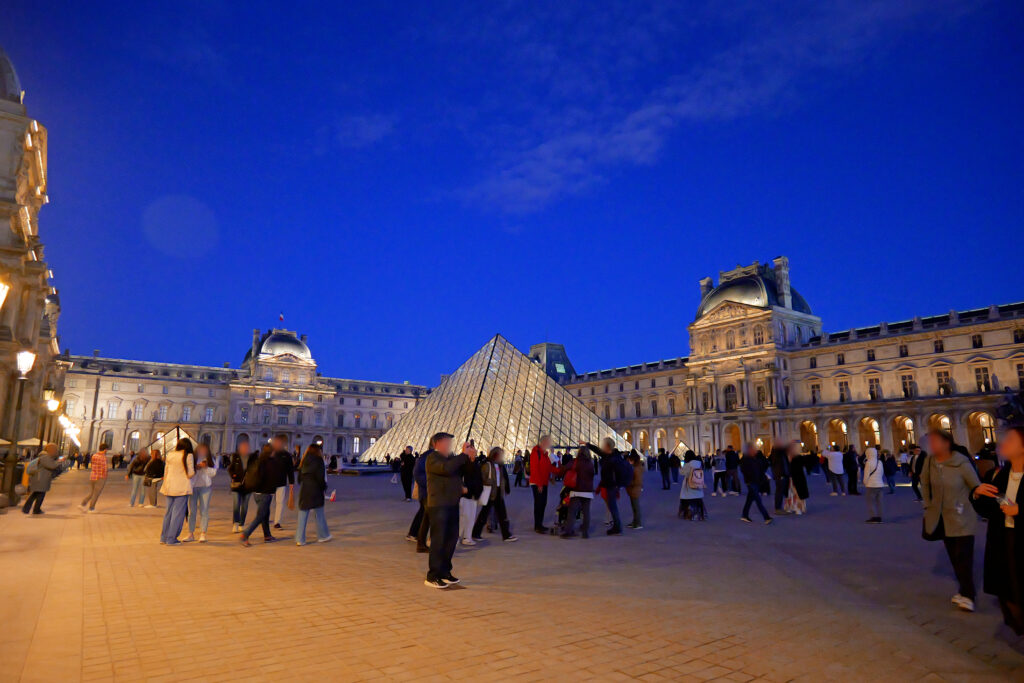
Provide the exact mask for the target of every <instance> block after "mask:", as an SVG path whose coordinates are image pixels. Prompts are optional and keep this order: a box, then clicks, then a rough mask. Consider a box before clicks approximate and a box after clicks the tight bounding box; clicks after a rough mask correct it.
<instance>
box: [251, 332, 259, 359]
mask: <svg viewBox="0 0 1024 683" xmlns="http://www.w3.org/2000/svg"><path fill="white" fill-rule="evenodd" d="M259 346H260V331H259V330H258V329H256V330H253V331H252V359H253V360H256V356H258V355H259Z"/></svg>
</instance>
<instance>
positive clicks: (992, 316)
mask: <svg viewBox="0 0 1024 683" xmlns="http://www.w3.org/2000/svg"><path fill="white" fill-rule="evenodd" d="M988 319H989V320H999V307H998V306H996V305H995V304H992V305H991V306H989V307H988Z"/></svg>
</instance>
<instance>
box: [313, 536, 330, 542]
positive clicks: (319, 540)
mask: <svg viewBox="0 0 1024 683" xmlns="http://www.w3.org/2000/svg"><path fill="white" fill-rule="evenodd" d="M333 540H334V536H325V537H324V538H318V539H316V542H317V543H330V542H331V541H333Z"/></svg>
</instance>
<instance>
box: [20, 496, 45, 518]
mask: <svg viewBox="0 0 1024 683" xmlns="http://www.w3.org/2000/svg"><path fill="white" fill-rule="evenodd" d="M43 498H46V491H33V492H32V493H30V494H28V498H26V499H25V504H24V505H22V506H21V511H22V512H24V513H26V514H27V513H28V511H29V508H31V507H32V504H33V503H35V509H34V510H32V512H35V513H39V512H42V510H40V508H41V507H42V506H43Z"/></svg>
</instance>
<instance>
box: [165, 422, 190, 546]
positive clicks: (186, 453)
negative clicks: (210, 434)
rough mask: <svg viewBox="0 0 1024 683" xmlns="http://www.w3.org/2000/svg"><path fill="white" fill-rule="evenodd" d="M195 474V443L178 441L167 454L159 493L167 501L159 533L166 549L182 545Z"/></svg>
mask: <svg viewBox="0 0 1024 683" xmlns="http://www.w3.org/2000/svg"><path fill="white" fill-rule="evenodd" d="M195 474H196V465H195V456H194V455H193V450H192V441H191V440H189V439H179V440H178V443H177V444H176V445H175V446H174V450H173V451H171V452H170V453H168V454H167V458H166V459H165V462H164V479H163V483H162V484H161V485H160V493H162V494H164V498H166V499H167V512H165V513H164V526H163V530H162V531H161V533H160V543H162V544H163V545H179V544H180V543H181V541H179V540H178V536H179V535H181V526H182V524H184V523H185V508H186V507H187V506H188V498H189V496H190V495H191V494H192V477H194V476H195Z"/></svg>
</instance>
